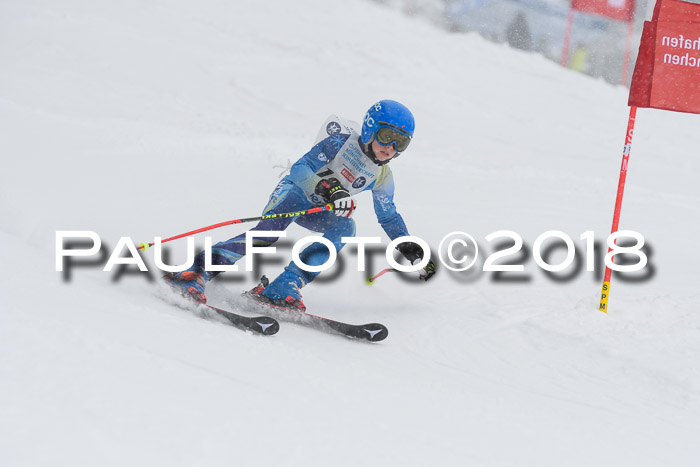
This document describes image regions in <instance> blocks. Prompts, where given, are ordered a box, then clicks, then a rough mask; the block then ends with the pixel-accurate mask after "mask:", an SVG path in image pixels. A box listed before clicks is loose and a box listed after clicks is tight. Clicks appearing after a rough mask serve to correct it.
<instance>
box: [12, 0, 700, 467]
mask: <svg viewBox="0 0 700 467" xmlns="http://www.w3.org/2000/svg"><path fill="white" fill-rule="evenodd" d="M0 63H2V64H3V65H2V73H0V154H2V171H0V190H1V193H2V198H1V201H0V219H2V222H1V223H0V238H1V239H2V244H3V245H4V246H3V248H2V249H0V264H2V265H3V267H2V268H1V269H0V284H2V292H3V295H4V296H5V301H4V305H3V306H2V307H1V310H2V311H0V420H2V422H0V464H2V465H7V466H36V465H72V466H74V465H102V466H109V465H115V466H116V465H170V466H189V465H207V466H224V465H226V466H228V465H232V464H234V463H235V464H236V465H304V466H309V465H339V466H343V465H358V464H365V463H367V464H369V463H371V464H373V465H416V466H418V465H426V464H428V463H432V464H435V465H475V466H476V465H478V466H523V465H537V466H561V465H570V466H590V465H615V466H621V465H630V466H631V465H634V466H645V465H648V466H656V465H674V466H691V465H697V464H698V462H699V461H700V448H698V445H697V432H698V428H700V373H699V370H698V361H699V358H698V357H699V356H700V317H698V313H697V312H696V311H697V308H698V301H699V299H700V294H699V293H698V292H697V280H698V277H697V276H698V274H697V268H696V264H697V262H698V260H700V251H698V249H697V248H696V247H695V246H694V244H695V241H696V240H695V234H696V232H697V231H698V227H700V223H699V222H698V220H697V219H698V214H699V212H698V211H699V210H700V208H699V207H700V202H699V201H700V199H699V197H700V191H698V187H697V183H696V174H697V173H698V170H699V169H700V161H699V160H698V158H697V157H696V156H697V147H698V146H699V145H700V135H699V134H698V132H697V126H698V122H699V120H698V117H697V116H695V115H684V114H673V113H668V112H660V111H653V110H640V111H639V113H638V121H637V126H636V134H635V139H634V143H633V148H632V156H631V159H630V170H629V175H628V180H627V181H628V185H627V189H626V192H625V202H624V205H623V213H622V222H621V228H624V229H632V230H637V231H639V232H641V233H643V234H644V236H645V237H646V239H647V241H648V242H649V244H650V245H651V246H652V248H653V254H652V256H651V259H650V261H651V264H652V265H653V268H654V270H653V271H654V273H653V274H652V277H651V278H648V279H647V280H645V281H642V282H640V283H632V282H624V281H622V280H620V279H619V278H614V279H613V284H612V295H611V299H610V311H611V312H610V313H609V314H607V315H605V314H602V313H599V312H598V311H597V304H598V295H599V293H600V280H601V279H600V277H601V275H600V273H601V271H600V267H598V270H597V271H596V272H595V273H592V272H585V271H582V272H581V273H580V274H578V275H577V276H576V277H574V278H573V279H571V280H568V281H563V282H561V281H560V282H557V281H553V280H551V279H548V278H547V277H546V276H545V275H544V274H543V273H542V271H540V270H539V269H538V268H537V266H536V265H535V263H534V261H533V260H532V258H531V256H530V257H529V260H527V261H526V262H525V272H524V275H526V276H527V277H528V278H529V280H528V281H524V282H523V281H518V282H512V281H511V282H505V281H495V280H494V275H493V273H483V272H478V271H474V272H469V273H450V272H449V271H447V270H446V269H445V268H442V269H441V271H440V273H439V275H437V276H436V277H435V278H434V280H432V281H431V282H429V283H416V282H415V281H413V282H410V281H403V280H401V278H400V277H397V276H396V275H388V276H385V277H383V278H381V279H380V280H379V281H378V282H377V284H376V285H375V286H373V287H367V286H366V285H365V284H364V274H363V273H360V272H357V271H355V270H354V264H355V256H354V255H352V251H350V250H348V251H344V252H343V254H342V255H341V256H343V257H344V258H345V263H346V265H347V267H346V269H345V270H344V271H343V272H342V273H341V274H338V275H336V277H335V278H334V279H332V280H327V281H320V280H319V281H317V282H318V283H314V284H313V285H310V286H309V287H308V288H306V289H305V290H304V292H305V293H304V299H305V302H306V304H307V306H308V307H309V308H310V310H312V311H314V312H316V313H318V314H322V315H325V316H328V317H331V318H336V319H340V320H346V321H350V322H357V323H362V322H370V321H378V322H382V323H385V324H386V325H387V326H388V327H389V329H390V335H389V338H388V339H387V340H386V341H384V342H383V343H381V344H376V345H370V344H362V343H358V342H353V341H349V340H345V339H342V338H339V337H336V336H329V335H325V334H321V333H318V332H316V331H313V330H309V329H305V328H301V327H298V326H294V325H289V324H287V325H284V324H283V327H282V330H281V331H280V332H279V334H278V335H276V336H274V337H256V336H253V335H250V334H247V333H243V332H239V331H237V330H235V329H232V328H230V327H228V326H226V325H224V324H222V323H221V322H219V321H218V320H216V319H215V318H211V319H201V317H200V316H197V315H196V314H194V313H189V312H186V311H183V310H182V309H179V308H176V307H173V306H172V305H170V304H169V303H167V301H165V300H163V299H162V298H163V296H162V292H161V291H160V290H159V289H158V288H155V287H153V285H152V284H151V283H149V282H148V280H147V279H146V278H145V276H144V275H138V274H123V275H117V274H109V273H104V272H101V269H100V267H98V265H97V262H96V263H95V264H93V265H92V267H82V268H75V269H73V270H72V274H71V278H70V280H66V279H65V278H64V276H63V275H62V274H61V273H59V272H56V271H55V233H56V231H57V230H92V231H96V232H98V233H99V234H100V235H101V237H102V239H103V241H104V244H105V246H106V247H109V248H111V247H114V246H115V245H116V242H117V240H118V239H119V237H122V236H130V237H132V238H133V239H134V240H135V241H136V242H140V241H150V240H151V239H152V238H153V237H154V236H156V235H159V236H164V237H167V236H170V235H175V234H178V233H181V232H184V231H187V230H190V229H194V228H197V227H200V226H203V225H209V224H213V223H216V222H221V221H224V220H228V219H233V218H238V217H248V216H254V215H257V213H259V212H260V210H261V209H262V207H263V206H264V204H265V202H266V200H267V197H268V196H269V193H270V191H271V190H272V188H273V187H274V185H275V183H276V181H277V179H278V178H277V177H278V175H279V173H280V172H281V169H279V168H273V166H275V165H285V164H286V163H287V161H288V160H290V159H291V160H292V161H293V160H295V159H296V158H297V157H299V156H300V155H302V154H303V153H304V152H305V151H306V150H307V149H308V148H309V147H310V145H311V144H312V143H313V140H314V137H315V135H316V133H317V131H318V129H319V125H320V124H321V123H322V122H323V121H324V119H325V118H326V116H327V115H329V114H331V113H337V114H340V115H344V116H346V117H349V118H353V119H355V120H358V121H359V120H360V119H361V118H362V115H363V113H364V111H365V110H366V108H367V107H369V105H371V104H372V103H373V102H374V101H376V100H378V99H382V98H393V99H397V100H400V101H402V102H404V103H405V104H407V105H408V106H409V107H410V108H411V109H412V110H413V111H414V114H415V115H416V120H417V131H416V137H415V140H414V142H413V143H412V144H411V147H410V149H409V150H408V151H407V152H406V153H405V154H404V155H402V156H401V158H400V159H398V160H397V161H395V162H393V163H392V169H393V171H394V174H395V178H396V182H397V193H396V202H397V205H398V207H399V210H400V212H401V213H402V214H403V216H404V219H405V220H406V223H407V225H408V226H409V229H410V230H411V232H412V233H413V234H414V235H418V236H420V237H422V238H424V239H425V240H427V241H428V242H429V243H430V244H431V245H432V246H433V248H434V249H437V246H438V244H439V243H440V240H441V239H442V238H443V236H445V235H446V234H448V233H450V232H452V231H456V230H462V231H466V232H469V233H470V234H471V235H473V236H474V237H475V238H477V240H478V241H479V244H480V245H481V246H482V247H483V249H484V252H485V253H486V254H488V253H489V252H492V251H493V245H489V244H488V242H487V241H486V240H485V236H486V235H488V234H489V233H491V232H494V231H497V230H502V229H508V230H513V231H515V232H518V233H519V234H520V235H521V236H522V237H523V238H524V240H525V242H526V244H528V245H529V246H532V244H533V242H534V240H535V239H536V238H537V236H538V235H540V234H541V233H543V232H545V231H548V230H561V231H564V232H566V233H567V234H569V235H570V236H571V237H572V238H573V239H574V241H575V242H576V244H577V245H578V246H579V248H580V249H581V252H582V251H583V246H584V244H583V242H582V241H581V240H579V236H580V234H581V233H583V232H584V231H589V230H591V231H594V232H595V236H596V239H597V240H600V241H603V240H604V239H605V237H606V235H607V233H608V231H609V229H610V220H611V217H612V208H613V203H614V196H615V192H616V186H617V177H618V173H619V164H620V157H621V149H622V144H623V141H624V132H625V127H626V123H627V112H628V110H627V107H626V100H627V92H626V90H625V89H624V88H621V87H612V86H610V85H607V84H605V83H603V82H601V81H594V80H592V79H590V78H587V77H584V76H581V75H578V74H575V73H571V72H569V71H567V70H562V69H560V68H559V67H557V66H556V65H555V64H553V63H551V62H549V61H546V60H545V59H543V58H541V57H538V56H536V55H530V54H525V53H521V52H517V51H514V50H511V49H509V48H507V47H504V46H499V45H494V44H491V43H488V42H486V41H484V40H482V39H480V38H479V37H478V36H475V35H452V34H448V33H445V32H443V31H441V30H438V29H435V28H434V27H432V26H431V25H429V24H426V23H425V22H423V21H420V20H417V19H411V18H408V17H405V16H403V15H401V14H400V13H398V12H396V11H393V10H390V9H385V8H382V7H380V6H378V5H376V4H375V3H371V2H367V1H366V0H347V1H344V2H339V1H322V0H303V1H295V2H288V1H283V0H271V1H268V2H255V1H251V0H237V1H236V2H224V1H220V0H203V1H201V2H197V4H196V5H195V4H194V3H192V2H185V1H173V2H161V1H157V2H147V3H144V2H135V1H131V0H127V1H124V2H118V4H115V3H113V2H105V1H101V0H98V1H94V2H88V3H87V4H86V3H85V2H79V1H77V0H64V1H62V2H60V4H58V3H56V2H51V1H48V0H22V1H20V0H4V1H3V2H0ZM359 203H360V208H361V209H360V211H359V212H358V214H357V218H356V219H357V223H358V235H366V236H369V235H380V236H382V238H384V239H385V240H386V237H384V236H383V233H382V231H381V228H380V227H379V226H378V225H377V224H376V221H375V219H374V214H373V212H372V209H371V208H370V206H371V199H370V196H369V195H367V194H365V196H362V197H360V199H359ZM240 231H242V227H230V228H226V229H221V230H218V231H214V232H213V236H214V238H215V239H216V240H221V239H225V238H228V237H229V236H233V235H235V234H237V233H238V232H240ZM289 235H290V237H291V239H292V240H295V239H298V238H301V237H302V236H304V235H306V233H305V231H304V230H303V229H301V228H298V227H296V226H293V227H292V228H290V229H289ZM198 242H199V243H200V244H201V243H202V238H199V237H198ZM387 243H388V242H387ZM385 244H386V243H385ZM184 245H185V243H184V242H179V243H176V244H173V249H172V259H173V262H176V261H177V260H180V261H181V260H183V259H184V256H185V251H184ZM108 253H109V251H108ZM580 254H581V253H580ZM144 256H145V257H146V259H147V261H148V264H149V265H151V266H152V265H153V262H152V260H151V258H152V255H151V253H150V252H147V253H146V254H145V255H144ZM288 258H289V249H281V250H280V254H279V255H278V256H276V257H275V258H273V259H272V260H269V261H268V262H266V263H265V264H264V265H263V266H262V268H261V272H263V273H265V274H267V275H270V276H272V275H274V274H276V273H277V272H279V271H280V270H281V268H282V267H283V266H284V264H285V263H286V261H287V260H288ZM483 259H484V256H483V255H482V257H481V261H482V262H483ZM553 262H555V261H553ZM384 264H385V263H384V260H383V259H382V258H381V256H380V255H378V256H376V257H375V259H374V262H373V266H372V268H373V270H374V271H375V272H376V271H377V270H379V269H381V268H383V267H385V266H384ZM328 275H331V276H333V273H332V272H330V271H329V274H328ZM328 275H327V276H328ZM522 275H523V274H520V275H519V277H522ZM152 276H153V277H157V274H156V273H155V272H154V273H153V274H152ZM256 279H257V277H254V276H253V275H251V274H244V273H241V274H227V275H224V276H220V277H219V278H217V280H215V281H214V282H213V283H212V284H211V285H210V286H209V288H208V294H209V296H210V301H211V302H212V303H214V304H218V305H221V306H229V307H232V306H235V301H236V300H237V299H236V296H237V294H238V292H240V291H241V290H245V289H247V288H249V287H251V286H252V285H253V284H254V283H255V281H256Z"/></svg>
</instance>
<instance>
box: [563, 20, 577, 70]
mask: <svg viewBox="0 0 700 467" xmlns="http://www.w3.org/2000/svg"><path fill="white" fill-rule="evenodd" d="M572 24H574V9H573V8H571V7H569V19H568V20H567V21H566V32H565V33H564V48H563V50H562V51H561V66H563V67H564V68H566V64H567V62H568V61H569V42H571V26H572Z"/></svg>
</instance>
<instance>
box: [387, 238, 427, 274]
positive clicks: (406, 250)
mask: <svg viewBox="0 0 700 467" xmlns="http://www.w3.org/2000/svg"><path fill="white" fill-rule="evenodd" d="M396 249H397V250H399V252H400V253H401V254H402V255H403V256H404V258H406V259H407V260H408V261H409V262H410V263H411V264H414V263H415V262H416V261H420V260H422V259H423V248H421V246H420V245H418V244H417V243H414V242H405V243H400V244H399V246H397V247H396ZM434 275H435V263H433V260H428V264H426V265H425V267H424V268H423V272H422V273H421V275H420V278H421V279H422V280H424V281H427V280H428V279H430V278H431V277H433V276H434Z"/></svg>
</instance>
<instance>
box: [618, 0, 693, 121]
mask: <svg viewBox="0 0 700 467" xmlns="http://www.w3.org/2000/svg"><path fill="white" fill-rule="evenodd" d="M629 105H630V106H634V107H653V108H656V109H664V110H673V111H676V112H689V113H700V4H695V3H688V2H682V1H678V0H659V1H658V2H657V4H656V8H655V9H654V16H653V18H652V21H647V22H645V23H644V30H643V32H642V41H641V44H640V45H639V55H638V57H637V63H636V64H635V67H634V74H633V75H632V85H631V86H630V96H629Z"/></svg>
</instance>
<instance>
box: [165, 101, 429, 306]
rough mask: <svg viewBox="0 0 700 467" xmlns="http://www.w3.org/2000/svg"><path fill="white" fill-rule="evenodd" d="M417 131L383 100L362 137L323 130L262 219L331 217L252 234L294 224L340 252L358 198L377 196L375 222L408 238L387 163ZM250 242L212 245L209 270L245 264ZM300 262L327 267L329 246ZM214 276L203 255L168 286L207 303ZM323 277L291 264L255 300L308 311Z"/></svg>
mask: <svg viewBox="0 0 700 467" xmlns="http://www.w3.org/2000/svg"><path fill="white" fill-rule="evenodd" d="M414 127H415V123H414V120H413V115H412V114H411V112H410V111H409V110H408V109H407V108H406V107H405V106H404V105H402V104H400V103H399V102H396V101H392V100H382V101H379V102H377V103H376V104H374V105H373V106H372V107H371V108H370V109H369V110H368V111H367V113H366V114H365V117H364V121H363V124H362V134H361V135H358V134H357V133H356V132H355V131H354V130H351V129H349V128H348V130H349V131H348V133H349V134H343V133H342V132H341V131H340V130H341V126H340V125H338V124H337V123H329V124H328V126H327V127H326V129H327V132H328V134H329V135H330V136H328V137H327V138H325V139H323V140H322V141H321V142H319V143H318V144H316V145H315V146H314V147H313V148H311V150H310V151H309V152H307V153H306V154H305V155H304V156H303V157H301V158H300V159H299V160H298V161H297V162H296V163H295V164H294V165H292V167H291V170H290V173H289V175H287V176H286V177H285V178H283V179H282V180H281V181H280V183H279V184H278V185H277V187H276V188H275V189H274V191H273V192H272V195H271V196H270V200H269V202H268V204H267V206H265V209H264V210H263V215H267V214H275V213H285V212H296V211H303V210H306V209H309V208H311V207H314V206H322V205H325V204H329V203H330V204H332V205H333V210H332V211H321V212H317V213H314V214H308V215H305V216H298V217H294V218H292V217H280V218H275V219H266V220H262V221H260V223H258V224H257V225H256V226H255V227H254V228H253V229H251V230H257V231H281V230H285V229H286V228H287V227H289V225H290V224H291V223H292V222H296V223H297V224H299V225H301V226H302V227H305V228H307V229H309V230H312V231H315V232H322V233H323V236H324V237H325V238H326V239H328V240H330V241H331V242H332V243H333V245H334V246H335V248H336V250H338V251H339V250H340V249H341V248H342V247H343V246H344V243H342V242H341V238H342V237H351V236H354V235H355V221H354V220H353V219H351V216H352V214H353V212H354V211H355V208H356V207H357V203H356V201H355V199H354V196H355V195H357V194H358V193H360V192H362V191H366V190H372V196H373V199H374V210H375V213H376V215H377V220H378V221H379V224H380V225H381V226H382V228H383V229H384V231H385V232H386V234H387V235H388V236H389V238H391V239H392V240H393V239H395V238H398V237H403V236H407V235H409V233H408V230H407V228H406V224H405V223H404V221H403V219H402V218H401V215H399V213H398V212H397V211H396V207H395V205H394V201H393V197H394V181H393V177H392V174H391V170H390V169H389V166H388V165H387V164H388V163H389V161H391V160H393V159H394V158H396V157H398V156H399V154H401V153H402V152H404V151H405V150H406V148H407V147H408V145H409V143H410V142H411V139H412V138H413V130H414ZM245 240H246V234H245V233H242V234H240V235H238V236H237V237H234V238H231V239H229V240H226V241H224V242H221V243H218V244H216V245H214V246H213V247H212V264H216V265H231V264H234V263H235V262H236V261H238V260H239V259H241V257H243V256H244V255H245ZM277 240H278V238H270V237H268V238H265V237H256V239H255V244H256V246H269V245H271V244H273V243H274V242H275V241H277ZM397 249H398V250H399V252H401V253H402V254H403V256H404V257H405V258H406V259H407V260H408V261H409V262H410V263H411V264H414V263H415V262H416V261H420V260H422V259H423V254H424V253H423V249H422V248H421V247H420V246H419V245H418V244H416V243H413V242H405V243H402V244H400V245H399V246H398V247H397ZM299 256H300V259H301V260H302V261H303V262H304V263H305V264H307V265H310V266H318V265H321V264H324V263H325V262H326V261H327V260H328V258H329V252H328V249H327V248H326V246H324V245H322V244H320V243H312V244H311V245H309V246H308V247H307V248H305V249H304V250H303V251H302V252H301V253H300V255H299ZM217 274H219V273H218V272H212V271H205V268H204V252H201V253H199V254H198V255H197V256H196V257H195V261H194V264H193V265H192V266H191V267H190V268H189V269H187V270H185V271H182V272H179V273H172V274H167V275H166V276H164V277H163V279H164V280H165V281H166V282H167V283H168V284H169V285H170V286H171V287H173V288H174V289H176V290H178V291H180V292H181V293H182V294H183V295H185V296H187V297H188V298H191V299H193V300H195V301H198V302H201V303H206V296H205V294H204V288H205V284H206V282H208V281H209V280H211V279H212V278H213V277H215V276H216V275H217ZM318 274H319V273H318V272H309V271H305V270H303V269H301V268H300V267H299V266H298V265H297V264H295V263H294V262H293V261H292V262H290V263H289V265H288V266H287V267H286V268H285V270H284V272H282V273H281V274H280V275H279V276H278V277H277V279H275V280H274V281H272V283H269V285H267V284H263V283H261V285H259V286H258V287H255V288H254V289H253V290H252V291H251V293H252V294H254V295H255V296H256V297H255V298H257V299H258V300H259V301H264V302H268V303H272V304H276V305H278V306H283V307H286V308H293V309H296V310H299V311H305V310H306V306H305V305H304V303H303V302H302V300H301V294H300V292H299V289H301V288H302V287H303V286H305V285H306V284H308V283H309V282H311V281H312V280H313V279H314V278H315V277H316V276H317V275H318ZM434 274H435V264H434V263H433V262H432V261H429V262H428V264H427V265H426V266H425V268H424V271H423V273H422V275H421V278H422V279H424V280H428V279H429V278H430V277H432V276H433V275H434ZM265 285H267V286H265Z"/></svg>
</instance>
